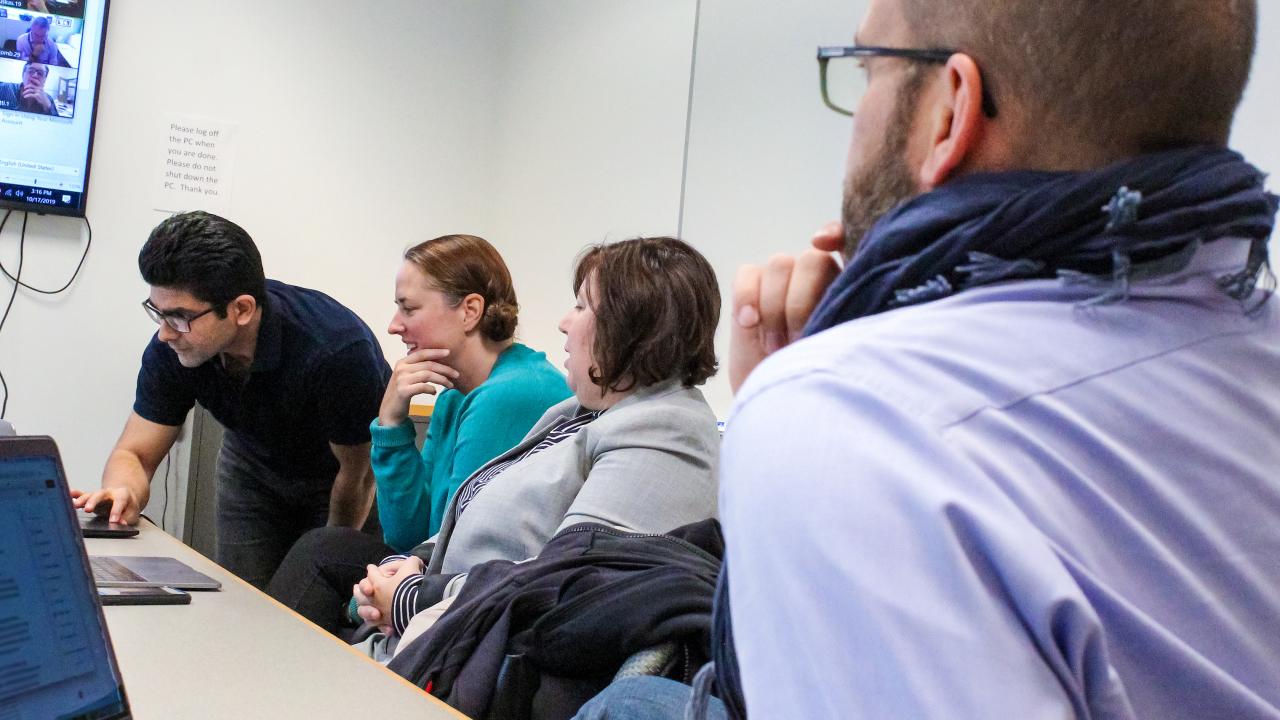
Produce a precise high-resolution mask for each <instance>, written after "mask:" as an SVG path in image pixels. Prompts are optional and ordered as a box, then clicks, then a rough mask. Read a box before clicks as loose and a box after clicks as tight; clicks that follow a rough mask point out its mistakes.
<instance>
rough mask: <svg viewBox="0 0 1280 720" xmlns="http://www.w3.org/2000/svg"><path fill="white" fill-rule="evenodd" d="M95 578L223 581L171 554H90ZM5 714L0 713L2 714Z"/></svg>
mask: <svg viewBox="0 0 1280 720" xmlns="http://www.w3.org/2000/svg"><path fill="white" fill-rule="evenodd" d="M89 565H90V567H92V568H93V581H94V582H95V583H97V584H98V587H100V588H112V587H114V588H127V587H171V588H177V589H178V590H217V589H218V588H221V587H222V583H220V582H218V581H217V580H214V579H213V578H211V577H209V576H208V575H205V574H204V573H202V572H199V571H197V570H193V569H192V568H191V566H189V565H187V564H186V563H184V562H182V561H181V560H175V559H174V558H171V557H143V556H135V555H90V556H89ZM2 717H3V716H0V718H2Z"/></svg>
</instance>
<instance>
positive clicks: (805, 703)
mask: <svg viewBox="0 0 1280 720" xmlns="http://www.w3.org/2000/svg"><path fill="white" fill-rule="evenodd" d="M1246 253H1247V244H1246V243H1244V242H1234V241H1219V242H1216V243H1211V244H1209V245H1206V246H1204V247H1203V248H1201V249H1200V250H1199V251H1198V253H1197V254H1196V256H1195V257H1194V258H1193V259H1192V261H1191V264H1190V265H1189V266H1188V267H1187V268H1185V269H1184V270H1183V271H1182V272H1180V273H1178V274H1177V275H1174V276H1170V277H1165V278H1162V279H1159V280H1155V281H1149V282H1145V283H1138V284H1135V285H1134V287H1133V288H1132V290H1131V293H1130V297H1129V299H1128V300H1127V301H1125V302H1121V303H1117V304H1110V305H1098V306H1092V307H1089V306H1085V305H1082V304H1081V303H1082V301H1084V300H1086V299H1088V298H1089V297H1090V296H1093V295H1097V290H1096V289H1093V290H1090V289H1087V288H1081V287H1068V286H1064V285H1063V284H1062V283H1060V282H1057V281H1051V280H1044V281H1021V282H1011V283H1005V284H1000V285H995V286H989V287H984V288H979V289H975V290H971V291H968V292H964V293H961V294H958V295H956V296H953V297H951V298H948V299H945V300H941V301H937V302H932V303H928V304H925V305H921V306H916V307H910V308H904V309H901V310H897V311H893V312H887V313H883V314H880V315H876V316H873V317H869V318H865V319H862V320H859V321H855V322H851V323H846V324H844V325H841V326H838V327H836V328H833V329H831V330H829V331H827V332H824V333H821V334H819V335H816V336H814V337H812V338H809V339H806V340H804V341H802V342H800V343H797V344H795V345H793V346H791V347H789V348H787V349H785V350H783V351H782V352H780V353H777V354H776V355H775V356H773V357H771V358H770V359H769V360H768V361H766V362H765V363H764V364H763V365H761V366H760V368H758V370H757V371H756V372H755V373H753V374H752V376H751V378H750V379H749V381H748V382H747V384H746V385H745V387H744V388H743V390H742V391H741V392H740V393H739V396H738V400H737V403H736V406H735V410H734V413H733V415H732V417H731V419H730V421H729V425H728V429H727V431H726V433H725V439H724V446H723V454H722V461H721V468H722V474H721V497H720V511H721V516H722V520H723V523H724V526H725V532H726V536H727V541H728V555H729V567H731V568H732V569H731V583H730V588H731V591H730V604H731V608H732V618H733V627H734V634H735V640H736V641H737V651H738V659H739V662H740V665H741V672H742V684H743V687H744V691H745V697H746V701H747V709H748V712H749V713H750V714H751V716H752V717H758V718H912V719H916V720H918V719H922V718H975V719H977V718H982V719H984V720H987V719H991V718H1017V719H1019V720H1034V719H1038V718H1045V719H1048V718H1054V719H1061V718H1095V719H1098V718H1107V719H1110V718H1153V719H1160V720H1169V719H1176V718H1188V719H1189V718H1197V719H1199V718H1231V719H1233V720H1250V719H1253V718H1280V301H1278V300H1277V299H1274V298H1273V299H1272V300H1270V301H1269V302H1267V303H1266V305H1265V306H1264V307H1262V308H1261V309H1260V310H1258V311H1257V312H1256V313H1253V314H1251V315H1246V313H1245V312H1244V310H1243V309H1242V307H1241V305H1240V304H1239V303H1238V302H1236V301H1234V300H1231V299H1230V298H1228V297H1226V296H1225V295H1224V294H1222V293H1221V292H1220V291H1219V290H1218V289H1217V288H1216V287H1215V284H1214V283H1215V280H1216V279H1217V278H1218V277H1219V276H1221V275H1223V274H1226V273H1228V272H1233V271H1236V270H1238V269H1239V268H1240V267H1242V266H1243V264H1244V260H1245V254H1246Z"/></svg>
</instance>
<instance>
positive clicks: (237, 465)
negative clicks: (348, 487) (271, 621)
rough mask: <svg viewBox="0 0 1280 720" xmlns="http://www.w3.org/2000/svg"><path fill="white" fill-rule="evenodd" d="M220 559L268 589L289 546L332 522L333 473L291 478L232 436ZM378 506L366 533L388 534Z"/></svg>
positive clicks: (224, 455) (222, 490)
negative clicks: (252, 454)
mask: <svg viewBox="0 0 1280 720" xmlns="http://www.w3.org/2000/svg"><path fill="white" fill-rule="evenodd" d="M216 481H217V491H216V492H217V494H216V497H217V500H216V506H217V510H216V528H217V558H216V559H217V561H218V564H219V565H221V566H223V567H225V568H226V569H228V570H230V571H231V572H233V573H235V574H236V575H238V576H240V577H241V578H243V579H244V580H245V581H246V582H248V583H250V584H252V585H253V586H255V587H257V588H260V589H261V588H265V587H266V586H267V583H268V582H269V581H270V580H271V576H272V575H274V574H275V571H276V568H277V567H278V566H279V565H280V562H281V561H282V560H283V559H284V557H285V555H286V554H287V553H288V552H289V548H291V547H293V544H294V543H295V542H297V541H298V538H300V537H302V535H303V533H305V532H307V531H308V530H311V529H312V528H318V527H324V526H325V524H326V523H328V521H329V495H330V493H331V492H332V490H333V478H332V477H330V478H300V477H290V476H287V475H285V474H283V473H279V472H276V471H274V470H272V469H271V468H268V467H267V466H266V465H264V464H262V463H261V462H259V461H258V460H256V459H255V458H253V457H250V456H249V455H248V454H246V453H244V452H242V451H241V450H240V449H239V448H238V447H237V443H236V442H235V439H234V437H233V436H228V437H227V438H226V439H225V440H224V442H223V444H222V450H221V451H220V452H219V453H218V469H217V473H216ZM377 518H378V513H377V509H376V508H374V509H373V510H372V511H371V512H370V513H369V520H368V521H367V522H366V523H365V532H370V533H374V534H375V535H376V537H378V538H381V537H382V529H381V527H380V526H378V522H377Z"/></svg>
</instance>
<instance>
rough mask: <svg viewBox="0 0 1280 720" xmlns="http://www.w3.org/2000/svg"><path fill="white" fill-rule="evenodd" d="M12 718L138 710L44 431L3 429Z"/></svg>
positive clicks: (4, 688)
mask: <svg viewBox="0 0 1280 720" xmlns="http://www.w3.org/2000/svg"><path fill="white" fill-rule="evenodd" d="M10 717H13V718H53V717H92V718H102V719H112V720H114V719H115V718H131V717H132V714H131V713H130V711H129V700H128V698H127V697H126V695H125V690H124V682H123V681H122V680H121V677H120V668H119V665H118V664H117V662H116V657H115V651H114V650H113V649H112V647H111V637H110V635H109V634H108V632H107V624H106V620H105V619H104V617H103V614H102V606H101V604H100V603H99V601H98V594H97V592H96V591H95V589H94V586H93V578H92V575H91V574H90V572H89V557H88V555H87V554H86V553H85V549H84V539H83V538H82V537H81V535H80V528H79V527H78V523H76V518H75V509H74V508H73V507H72V506H71V501H70V495H69V491H68V489H67V481H66V476H65V475H64V473H63V470H62V462H61V460H59V458H58V449H57V446H55V445H54V443H53V440H51V439H49V438H47V437H0V718H10Z"/></svg>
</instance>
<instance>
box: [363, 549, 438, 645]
mask: <svg viewBox="0 0 1280 720" xmlns="http://www.w3.org/2000/svg"><path fill="white" fill-rule="evenodd" d="M422 570H423V564H422V558H419V557H416V556H412V555H411V556H409V557H407V558H405V559H403V560H393V561H391V562H389V563H386V564H383V565H369V566H368V567H367V568H366V571H367V574H366V575H365V578H364V579H363V580H361V581H360V582H358V583H356V584H355V585H353V586H352V587H351V594H352V595H354V596H355V599H356V613H357V614H358V615H360V619H362V620H364V621H365V622H367V623H370V624H373V625H376V626H378V630H379V631H381V632H383V633H384V634H387V635H390V634H391V630H392V627H391V601H392V599H393V598H395V595H396V588H398V587H400V584H401V583H403V582H404V581H405V580H406V579H408V578H410V577H412V576H414V575H421V574H422Z"/></svg>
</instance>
